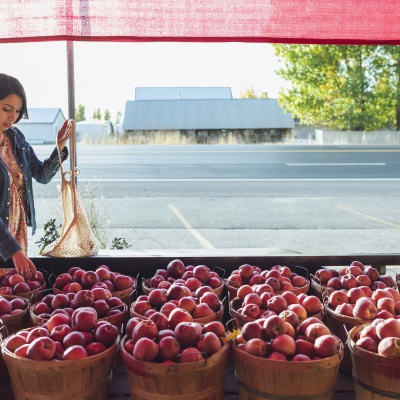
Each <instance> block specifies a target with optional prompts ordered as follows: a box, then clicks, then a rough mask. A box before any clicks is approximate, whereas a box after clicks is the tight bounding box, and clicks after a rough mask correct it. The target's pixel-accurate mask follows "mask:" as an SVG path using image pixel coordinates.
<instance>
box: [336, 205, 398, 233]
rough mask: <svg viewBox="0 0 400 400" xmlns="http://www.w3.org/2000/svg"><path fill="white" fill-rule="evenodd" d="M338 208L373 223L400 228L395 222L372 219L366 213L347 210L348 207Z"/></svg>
mask: <svg viewBox="0 0 400 400" xmlns="http://www.w3.org/2000/svg"><path fill="white" fill-rule="evenodd" d="M336 207H337V208H340V209H342V210H345V211H348V212H350V213H352V214H356V215H359V216H361V217H364V218H368V219H370V220H372V221H376V222H380V223H381V224H384V225H388V226H393V227H394V228H400V225H397V224H394V223H393V222H389V221H385V220H383V219H379V218H375V217H372V216H371V215H368V214H364V213H361V212H358V211H355V210H352V209H351V208H347V207H343V206H336Z"/></svg>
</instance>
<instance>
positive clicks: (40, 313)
mask: <svg viewBox="0 0 400 400" xmlns="http://www.w3.org/2000/svg"><path fill="white" fill-rule="evenodd" d="M124 306H125V303H124V302H123V301H122V300H121V299H120V298H119V297H115V296H113V295H112V293H111V292H110V291H109V290H108V289H104V288H100V287H97V288H94V289H91V290H87V289H82V290H80V291H79V292H77V293H73V292H69V293H57V294H54V293H49V294H47V295H45V296H44V297H43V298H42V300H41V301H39V302H37V303H35V304H33V305H32V306H31V307H30V311H31V313H33V314H34V315H36V316H37V317H38V318H40V320H41V321H47V320H48V319H49V318H51V317H52V316H53V315H55V314H58V315H60V314H64V315H67V316H68V317H72V315H73V313H74V311H75V310H76V309H80V308H82V307H90V308H91V309H93V310H95V311H96V315H97V316H98V318H105V317H111V316H113V315H119V314H120V313H123V312H125V310H124ZM125 307H126V306H125Z"/></svg>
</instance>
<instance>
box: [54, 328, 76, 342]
mask: <svg viewBox="0 0 400 400" xmlns="http://www.w3.org/2000/svg"><path fill="white" fill-rule="evenodd" d="M71 332H72V327H71V326H70V325H68V324H62V325H57V326H55V327H54V328H53V329H52V330H51V333H50V338H51V339H53V340H54V341H55V342H61V343H62V342H63V340H64V338H65V336H67V335H68V334H69V333H71Z"/></svg>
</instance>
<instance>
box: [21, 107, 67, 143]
mask: <svg viewBox="0 0 400 400" xmlns="http://www.w3.org/2000/svg"><path fill="white" fill-rule="evenodd" d="M28 116H29V119H21V120H20V121H19V122H18V124H17V125H16V126H17V127H18V128H19V129H20V130H21V132H22V133H23V134H24V135H25V138H26V140H27V141H28V142H29V143H31V144H46V143H55V142H56V137H57V132H58V130H59V129H60V128H61V126H62V124H63V123H64V121H65V117H64V114H63V112H62V110H61V108H28Z"/></svg>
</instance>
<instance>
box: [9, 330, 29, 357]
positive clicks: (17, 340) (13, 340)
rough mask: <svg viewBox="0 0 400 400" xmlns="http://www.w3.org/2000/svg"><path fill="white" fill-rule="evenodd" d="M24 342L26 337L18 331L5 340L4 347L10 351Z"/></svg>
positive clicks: (13, 350)
mask: <svg viewBox="0 0 400 400" xmlns="http://www.w3.org/2000/svg"><path fill="white" fill-rule="evenodd" d="M24 344H26V338H25V337H24V336H22V335H19V334H18V333H16V334H14V335H12V336H10V337H9V338H8V339H7V342H5V347H6V349H7V350H9V351H11V352H12V353H14V352H15V350H17V349H18V348H19V347H21V346H22V345H24Z"/></svg>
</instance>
